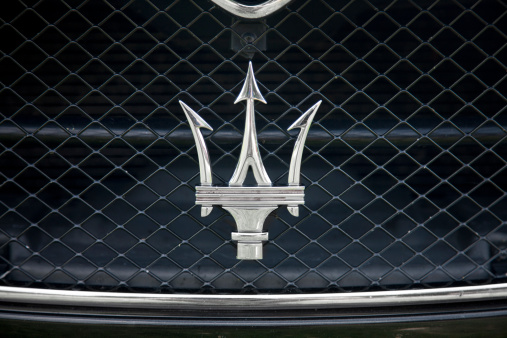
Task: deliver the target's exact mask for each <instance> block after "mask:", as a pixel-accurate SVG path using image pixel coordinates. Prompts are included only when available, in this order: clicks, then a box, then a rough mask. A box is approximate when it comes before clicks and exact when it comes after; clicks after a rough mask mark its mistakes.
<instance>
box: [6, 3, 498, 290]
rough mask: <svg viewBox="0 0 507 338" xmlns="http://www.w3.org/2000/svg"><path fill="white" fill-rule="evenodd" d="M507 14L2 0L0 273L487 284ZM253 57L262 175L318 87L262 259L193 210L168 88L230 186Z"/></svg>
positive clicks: (99, 279)
mask: <svg viewBox="0 0 507 338" xmlns="http://www.w3.org/2000/svg"><path fill="white" fill-rule="evenodd" d="M505 13H506V6H505V4H504V3H503V1H495V0H488V1H486V0H484V1H476V0H461V1H451V0H442V1H434V0H431V1H425V0H411V1H409V0H398V1H396V0H388V1H387V0H386V1H383V0H370V1H366V0H355V1H342V0H340V1H333V0H327V1H324V0H309V1H294V2H292V3H291V4H290V5H289V6H288V8H285V9H282V10H280V11H279V12H277V13H275V14H274V15H272V16H270V17H268V18H266V19H264V20H260V21H255V22H242V21H240V20H237V19H234V18H233V17H232V16H231V15H229V14H228V13H226V12H225V11H223V10H222V9H220V8H218V7H217V6H215V5H213V4H212V3H211V2H210V1H207V0H200V1H197V0H195V1H190V0H180V1H164V0H132V1H117V0H107V1H106V0H12V1H2V2H1V4H0V18H1V20H2V25H1V26H0V41H1V42H0V44H1V46H0V48H1V52H2V54H1V56H0V70H1V73H0V82H1V84H2V89H1V90H0V113H1V116H2V121H1V123H0V145H1V149H0V179H1V185H0V276H1V279H0V281H1V282H0V283H1V285H15V286H19V285H22V286H34V287H46V288H72V289H95V290H97V289H98V290H122V291H139V290H143V291H156V292H174V291H186V292H188V291H199V292H266V291H270V292H309V291H316V290H319V291H323V290H330V291H332V290H338V291H343V290H357V289H360V290H377V289H404V288H413V287H434V286H451V285H453V286H454V285H463V284H465V285H466V284H475V283H494V282H499V281H505V276H506V273H507V260H506V259H507V251H506V247H507V226H506V221H507V196H506V191H507V167H506V160H507V138H506V135H507V131H506V128H507V112H506V111H505V106H506V99H505V88H506V85H505V78H506V77H505V74H506V71H505V69H506V68H505V64H504V63H505V60H506V55H505V53H506V51H507V48H505V41H506V39H505V34H504V32H502V31H501V29H499V27H502V26H503V27H506V26H507V25H506V23H505V19H506V17H507V16H506V14H505ZM501 22H504V24H501ZM248 25H251V27H254V28H255V29H256V30H257V31H260V32H261V34H262V35H261V36H260V37H258V39H257V40H256V41H255V42H254V44H249V43H247V42H246V41H244V40H243V39H242V38H241V37H240V36H239V35H238V33H237V32H239V29H238V27H241V26H243V27H245V26H248ZM262 32H264V33H262ZM264 43H265V45H264ZM249 57H252V60H253V64H254V68H255V70H256V77H257V80H258V81H259V85H260V89H261V91H262V93H263V94H264V96H265V98H266V101H267V102H268V103H267V105H262V104H259V105H257V106H256V110H257V112H258V113H257V128H258V132H259V143H260V148H261V153H262V155H263V158H264V163H265V166H266V168H267V171H268V173H269V174H270V176H271V178H272V179H274V183H275V184H276V185H283V184H286V180H287V171H288V163H289V161H290V155H291V151H292V147H293V142H294V135H295V134H292V132H291V133H288V132H287V131H286V129H287V127H288V126H289V125H290V124H292V123H293V122H294V121H295V120H296V118H297V117H299V116H300V114H301V113H302V112H303V111H305V110H306V109H307V108H309V107H310V106H311V105H313V104H314V103H315V102H316V101H318V100H323V103H322V105H321V107H320V109H319V112H318V113H317V116H316V118H315V122H314V124H313V126H312V127H311V129H310V133H309V136H308V140H307V147H306V150H305V152H304V155H303V156H304V160H303V165H302V175H303V176H302V183H303V184H304V185H305V186H306V204H305V206H304V207H301V208H300V212H301V215H300V217H298V218H296V217H293V216H291V215H289V214H288V212H287V210H286V209H285V208H279V209H278V210H277V211H276V212H274V213H273V214H272V215H270V217H269V218H268V220H267V222H266V225H267V230H269V233H270V240H269V241H268V242H267V243H266V245H265V246H264V259H263V260H261V261H238V260H236V258H235V255H236V248H235V245H236V244H235V243H234V242H232V241H231V237H230V236H231V235H230V233H231V231H234V221H233V219H232V217H231V216H230V215H229V214H228V213H227V212H224V211H223V210H221V209H219V208H215V210H214V211H213V213H212V214H211V215H210V216H208V217H205V218H202V217H201V216H200V208H199V207H197V206H195V185H196V184H198V170H199V167H198V163H197V156H196V153H195V146H194V141H193V138H192V134H191V132H190V129H189V127H188V125H187V123H186V118H185V116H184V114H183V112H182V111H181V108H180V107H179V104H178V99H181V100H183V101H185V102H186V103H187V104H188V105H189V106H191V107H192V108H193V109H195V110H196V111H197V112H198V113H199V114H200V115H201V116H202V117H203V118H204V119H205V120H206V121H207V122H208V123H209V124H210V125H211V126H212V127H213V128H214V131H213V132H208V133H205V136H206V142H207V143H208V147H209V149H210V155H211V160H212V167H213V170H214V174H215V176H214V180H215V182H217V184H226V182H228V180H229V178H230V177H231V175H232V172H233V170H234V167H235V165H236V162H237V158H238V155H239V150H240V144H241V139H242V132H243V124H244V107H243V106H242V105H241V104H238V105H234V104H233V102H234V100H235V97H236V96H237V95H238V93H239V90H240V89H241V85H242V81H243V79H244V75H245V71H246V69H247V63H248V59H249ZM502 62H503V63H502Z"/></svg>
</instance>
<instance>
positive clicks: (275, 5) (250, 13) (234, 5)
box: [211, 0, 292, 19]
mask: <svg viewBox="0 0 507 338" xmlns="http://www.w3.org/2000/svg"><path fill="white" fill-rule="evenodd" d="M211 1H213V2H214V3H215V4H217V5H218V6H220V7H222V8H223V9H225V10H226V11H227V12H229V13H231V14H234V15H236V16H239V17H241V18H245V19H260V18H263V17H265V16H268V15H270V14H272V13H274V12H276V11H277V10H279V9H280V8H282V7H283V6H285V5H287V4H288V3H289V2H291V1H292V0H267V1H266V2H264V3H262V4H260V5H255V6H249V5H244V4H241V3H239V2H237V1H234V0H211Z"/></svg>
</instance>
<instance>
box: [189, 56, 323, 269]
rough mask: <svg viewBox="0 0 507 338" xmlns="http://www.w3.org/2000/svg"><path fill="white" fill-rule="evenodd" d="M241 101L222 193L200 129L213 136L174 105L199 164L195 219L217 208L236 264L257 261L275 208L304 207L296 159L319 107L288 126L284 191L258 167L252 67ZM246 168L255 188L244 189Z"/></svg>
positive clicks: (256, 94)
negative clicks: (227, 218)
mask: <svg viewBox="0 0 507 338" xmlns="http://www.w3.org/2000/svg"><path fill="white" fill-rule="evenodd" d="M243 100H246V120H245V132H244V135H243V145H242V147H241V154H240V155H239V161H238V164H237V166H236V170H235V171H234V174H233V175H232V178H231V180H230V181H229V186H228V187H223V186H220V187H219V186H213V185H212V183H213V182H212V172H211V164H210V159H209V153H208V149H207V147H206V143H205V142H204V138H203V136H202V133H201V131H200V128H206V129H209V130H213V129H212V128H211V127H210V126H209V124H207V123H206V121H204V120H203V119H202V118H201V117H200V116H199V115H197V113H196V112H195V111H193V110H192V108H190V107H189V106H187V105H186V104H185V103H183V102H182V101H180V104H181V107H182V108H183V111H184V112H185V115H186V116H187V119H188V122H189V124H190V128H191V129H192V134H193V135H194V139H195V144H196V147H197V156H198V158H199V170H200V177H201V185H200V186H197V187H196V194H195V196H196V204H198V205H201V208H202V209H201V216H202V217H205V216H208V215H209V214H210V212H211V210H212V209H213V205H220V206H222V207H223V208H224V209H225V210H227V211H228V212H229V213H230V214H231V215H232V216H233V217H234V220H235V221H236V225H237V227H238V232H233V233H232V234H231V237H232V240H234V241H237V242H238V254H237V258H238V259H250V260H252V259H262V242H263V241H267V240H268V233H267V232H263V231H262V230H263V225H264V221H265V220H266V217H268V215H269V214H270V213H271V212H272V211H273V210H275V209H276V208H278V206H280V205H286V206H287V208H288V210H289V212H290V213H291V214H292V215H294V216H296V217H297V216H299V207H298V205H299V204H304V187H303V186H300V185H299V181H300V171H301V157H302V155H303V149H304V144H305V141H306V136H307V135H308V129H310V125H311V123H312V120H313V117H314V116H315V113H316V112H317V109H318V108H319V106H320V103H321V102H322V101H319V102H317V103H316V104H315V105H313V106H312V107H311V108H310V109H308V110H307V111H306V112H305V113H304V114H303V115H301V117H300V118H298V119H297V120H296V122H294V123H293V124H292V125H291V126H290V127H289V129H288V130H291V129H294V128H301V131H300V133H299V135H298V138H297V140H296V143H295V145H294V151H293V153H292V158H291V161H290V167H289V180H288V185H287V186H280V187H273V186H272V185H271V180H270V179H269V176H268V173H267V172H266V169H265V168H264V164H263V163H262V158H261V155H260V152H259V146H258V143H257V132H256V129H255V110H254V101H255V100H257V101H260V102H262V103H266V101H265V100H264V97H262V94H261V93H260V91H259V88H258V87H257V82H256V80H255V77H254V72H253V68H252V63H251V62H250V64H249V66H248V73H247V75H246V79H245V83H244V85H243V88H242V89H241V92H240V93H239V96H238V98H237V99H236V101H235V102H234V103H238V102H239V101H243ZM249 168H252V171H253V174H254V177H255V180H256V181H257V186H254V187H244V186H243V182H244V181H245V178H246V175H247V172H248V169H249Z"/></svg>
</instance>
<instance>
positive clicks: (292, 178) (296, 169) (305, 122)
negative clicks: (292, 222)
mask: <svg viewBox="0 0 507 338" xmlns="http://www.w3.org/2000/svg"><path fill="white" fill-rule="evenodd" d="M321 103H322V100H320V101H319V102H317V103H316V104H314V105H313V106H311V107H310V109H308V110H307V111H306V112H305V113H304V114H303V115H301V116H300V117H299V118H298V119H297V120H296V121H295V122H294V123H293V124H292V125H291V126H290V127H289V128H288V129H287V131H289V130H292V129H294V128H300V129H301V131H300V132H299V135H298V138H297V140H296V143H294V150H293V151H292V158H291V159H290V167H289V182H288V184H289V186H299V183H300V181H301V159H302V157H303V149H304V148H305V142H306V137H307V136H308V130H309V129H310V126H311V124H312V121H313V117H314V116H315V113H317V110H318V109H319V107H320V104H321ZM287 209H288V210H289V212H290V213H291V214H292V215H293V216H296V217H298V216H299V207H298V206H297V205H289V206H287Z"/></svg>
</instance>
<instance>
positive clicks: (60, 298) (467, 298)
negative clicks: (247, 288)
mask: <svg viewBox="0 0 507 338" xmlns="http://www.w3.org/2000/svg"><path fill="white" fill-rule="evenodd" d="M502 299H505V300H507V283H503V284H493V285H481V286H466V287H448V288H437V289H423V290H402V291H378V292H351V293H319V294H297V295H194V294H149V293H118V292H116V293H115V292H95V291H69V290H46V289H36V288H20V287H6V286H0V302H3V303H6V302H8V303H25V304H37V305H53V306H55V305H57V306H83V307H102V308H128V309H165V310H169V309H176V310H246V311H248V310H291V309H292V310H297V309H333V308H336V309H338V308H358V307H381V306H407V305H426V304H437V303H457V302H474V301H486V300H502Z"/></svg>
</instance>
